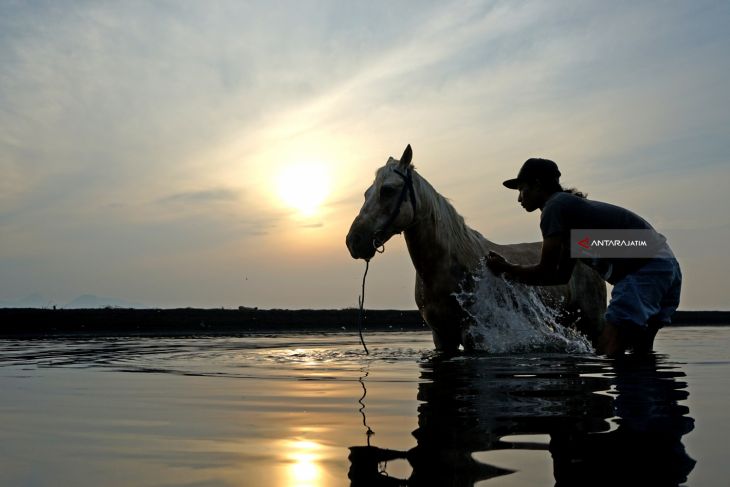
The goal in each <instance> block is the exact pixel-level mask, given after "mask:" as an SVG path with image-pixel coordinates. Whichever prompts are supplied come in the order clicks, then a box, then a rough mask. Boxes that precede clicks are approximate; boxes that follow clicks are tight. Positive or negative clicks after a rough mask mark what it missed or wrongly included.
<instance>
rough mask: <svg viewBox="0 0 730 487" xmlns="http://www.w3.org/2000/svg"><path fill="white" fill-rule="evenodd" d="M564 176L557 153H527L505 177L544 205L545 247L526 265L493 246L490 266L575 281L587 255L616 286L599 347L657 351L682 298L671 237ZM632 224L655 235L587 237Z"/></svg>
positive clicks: (538, 279) (539, 279)
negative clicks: (565, 182) (567, 185)
mask: <svg viewBox="0 0 730 487" xmlns="http://www.w3.org/2000/svg"><path fill="white" fill-rule="evenodd" d="M560 176H561V174H560V171H559V170H558V166H557V165H556V164H555V163H554V162H553V161H550V160H547V159H528V160H527V161H526V162H525V163H524V164H523V166H522V168H521V169H520V172H519V174H518V175H517V177H516V178H514V179H510V180H507V181H505V182H504V183H503V184H504V186H506V187H507V188H510V189H516V190H518V191H519V197H518V200H517V201H518V202H519V203H520V204H521V205H522V207H523V208H524V209H525V210H526V211H528V212H532V211H535V210H536V209H538V208H539V209H540V210H541V212H542V214H541V218H540V230H541V231H542V236H543V243H542V253H541V256H540V262H539V263H538V264H536V265H532V266H521V265H516V264H511V263H509V262H507V261H506V260H505V259H504V257H502V256H501V255H499V254H497V253H495V252H490V253H489V255H488V256H487V266H488V267H489V268H490V269H491V270H492V272H494V273H495V274H501V273H504V274H505V275H506V277H507V278H509V279H514V280H516V281H520V282H523V283H525V284H530V285H540V286H547V285H556V284H564V283H566V282H568V280H569V279H570V277H571V275H572V272H573V266H574V265H575V261H576V260H577V259H580V260H581V261H583V262H585V263H586V264H588V265H589V266H591V267H593V268H594V269H595V270H596V271H597V272H598V273H599V274H600V275H601V276H602V277H603V278H604V279H605V280H606V281H608V282H609V283H611V284H613V286H614V287H613V291H612V293H611V300H610V303H609V305H608V309H607V311H606V326H605V328H604V329H603V332H602V334H601V336H600V338H599V341H598V346H597V351H598V352H599V353H602V354H606V355H608V356H619V355H622V354H623V353H624V351H626V350H627V349H629V348H631V349H633V351H634V353H649V352H651V351H652V349H653V343H654V337H655V336H656V333H657V331H658V330H659V329H660V328H661V327H663V326H664V325H667V324H669V323H670V322H671V317H672V314H673V313H674V311H675V310H676V309H677V306H678V304H679V294H680V289H681V285H682V273H681V271H680V268H679V264H678V263H677V260H676V259H675V258H674V255H673V254H672V252H671V250H670V249H669V246H668V245H667V244H666V239H665V238H664V237H663V236H662V235H661V234H659V233H656V232H655V231H654V229H653V228H652V226H651V225H650V224H649V223H648V222H647V221H646V220H644V219H643V218H641V217H640V216H638V215H637V214H635V213H633V212H631V211H629V210H627V209H625V208H621V207H619V206H615V205H611V204H608V203H602V202H600V201H592V200H589V199H587V198H586V197H585V195H583V194H582V193H580V192H578V191H576V190H574V189H568V190H566V189H564V188H563V187H562V186H561V185H560V181H559V180H560ZM571 231H572V232H571ZM627 231H628V232H634V233H630V235H636V234H638V235H640V236H648V239H647V240H649V241H650V242H651V243H650V244H648V245H647V244H646V241H645V240H643V239H642V240H626V239H616V238H610V239H608V240H601V241H600V242H597V241H595V240H593V241H591V239H590V238H588V237H585V238H583V236H584V234H588V233H590V232H593V233H600V232H603V233H604V234H605V233H606V232H608V233H609V234H611V232H614V234H616V235H625V233H621V232H627ZM571 233H572V235H571ZM591 242H592V243H593V244H599V243H602V244H606V245H608V244H610V245H637V246H640V245H641V242H644V244H645V246H644V247H642V248H633V247H627V248H621V249H619V248H610V249H603V248H592V247H591ZM576 244H577V245H576ZM599 247H600V246H599ZM576 249H577V250H576ZM586 249H590V250H586ZM601 252H603V254H602V253H601ZM609 252H612V253H613V254H609ZM616 252H619V254H618V255H620V256H619V257H616V256H615V253H616ZM647 252H648V253H647ZM606 255H612V256H611V257H607V256H606Z"/></svg>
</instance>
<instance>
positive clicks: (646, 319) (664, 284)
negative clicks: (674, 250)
mask: <svg viewBox="0 0 730 487" xmlns="http://www.w3.org/2000/svg"><path fill="white" fill-rule="evenodd" d="M681 289H682V271H681V270H680V268H679V263H678V262H677V259H675V258H656V259H652V260H650V261H649V262H648V263H647V264H646V265H644V266H642V267H641V268H639V269H638V270H636V271H634V272H632V273H631V274H628V275H626V276H625V277H624V278H623V279H621V280H620V281H618V282H617V283H616V284H615V285H614V286H613V291H612V292H611V301H610V302H609V303H608V309H607V310H606V321H608V322H609V323H613V324H615V325H619V326H624V325H638V326H642V327H646V326H649V325H650V326H652V327H655V328H661V327H663V326H665V325H668V324H670V323H671V322H672V314H674V311H676V309H677V306H679V295H680V291H681Z"/></svg>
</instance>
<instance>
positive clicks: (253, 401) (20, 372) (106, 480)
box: [0, 327, 730, 487]
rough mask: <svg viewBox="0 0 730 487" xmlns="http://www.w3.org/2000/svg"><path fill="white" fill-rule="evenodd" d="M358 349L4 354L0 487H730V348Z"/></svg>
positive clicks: (332, 339) (250, 346) (268, 342)
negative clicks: (614, 354) (620, 352)
mask: <svg viewBox="0 0 730 487" xmlns="http://www.w3.org/2000/svg"><path fill="white" fill-rule="evenodd" d="M366 339H367V342H368V347H369V348H370V350H371V355H370V356H365V355H364V353H363V351H362V348H361V346H360V344H359V342H358V340H357V337H356V336H353V335H350V334H322V335H314V336H313V335H304V334H290V335H287V336H283V335H278V336H262V335H256V336H253V335H252V336H249V337H237V338H188V339H185V338H176V339H167V338H141V339H86V340H58V339H56V340H32V341H30V340H3V341H0V388H1V389H0V390H2V401H0V485H21V486H46V485H107V486H121V485H141V486H168V485H169V486H172V485H176V486H177V485H190V486H193V485H211V486H218V485H220V486H248V485H251V486H260V485H272V486H279V485H281V486H301V487H305V486H325V487H328V486H341V485H353V486H358V485H368V486H373V485H374V486H377V485H399V483H398V481H397V480H396V479H402V480H403V481H404V482H406V481H407V482H408V483H407V484H404V485H455V486H471V485H485V486H507V485H555V484H556V479H557V482H558V485H579V484H580V485H600V484H601V483H604V484H606V485H612V484H616V482H624V481H625V480H626V478H629V476H632V475H633V477H631V478H633V479H637V478H641V477H645V478H650V479H651V480H652V483H651V485H690V486H714V485H717V486H721V485H722V486H724V485H727V478H728V476H729V474H730V464H728V462H727V461H726V459H725V457H726V445H727V438H728V437H729V436H730V428H728V424H727V421H726V413H725V410H726V408H727V405H728V398H729V397H730V387H728V385H730V379H729V377H730V357H729V356H728V352H727V350H726V344H728V343H729V340H730V329H727V328H722V327H699V328H697V327H693V328H671V329H668V330H663V331H662V332H661V333H660V335H659V337H658V339H657V346H656V349H657V352H658V353H657V355H656V357H655V358H654V359H652V360H650V361H644V362H642V363H634V362H632V361H623V362H621V363H616V362H612V361H608V360H603V359H600V358H596V357H594V356H591V355H586V354H583V355H569V354H546V353H542V354H541V353H529V354H516V355H491V356H490V355H473V356H458V357H452V358H446V357H441V356H439V355H437V354H435V353H433V352H432V351H431V349H432V347H433V344H432V342H431V338H430V335H429V334H427V333H417V332H412V333H396V332H393V333H379V334H368V335H366ZM386 474H387V476H386ZM685 478H686V480H685ZM646 485H650V484H646Z"/></svg>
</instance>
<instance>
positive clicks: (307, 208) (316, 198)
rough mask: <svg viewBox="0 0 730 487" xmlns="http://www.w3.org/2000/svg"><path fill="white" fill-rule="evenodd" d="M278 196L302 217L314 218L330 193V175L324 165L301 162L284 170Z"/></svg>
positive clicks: (280, 179)
mask: <svg viewBox="0 0 730 487" xmlns="http://www.w3.org/2000/svg"><path fill="white" fill-rule="evenodd" d="M277 189H278V196H279V198H280V199H281V201H282V202H283V203H284V204H285V205H286V206H288V207H290V208H294V209H295V210H297V211H298V212H299V213H300V214H301V215H302V216H314V215H315V214H317V212H318V211H319V208H320V206H321V205H322V203H323V202H324V201H325V199H326V198H327V196H328V195H329V193H330V174H329V171H327V169H326V167H325V166H324V165H323V164H318V163H314V162H300V163H296V164H292V165H289V166H286V167H284V168H282V170H281V172H280V173H279V177H278V181H277Z"/></svg>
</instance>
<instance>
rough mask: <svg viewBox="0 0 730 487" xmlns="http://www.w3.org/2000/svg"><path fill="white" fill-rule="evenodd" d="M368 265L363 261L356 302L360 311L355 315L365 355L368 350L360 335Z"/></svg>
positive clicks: (367, 353) (368, 353)
mask: <svg viewBox="0 0 730 487" xmlns="http://www.w3.org/2000/svg"><path fill="white" fill-rule="evenodd" d="M369 266H370V261H369V260H366V261H365V274H363V276H362V294H360V296H359V297H358V298H357V301H358V303H359V304H360V312H359V313H358V315H357V331H358V333H359V334H360V343H362V348H364V349H365V355H370V352H369V351H368V347H367V345H365V340H364V339H363V337H362V316H363V309H364V307H365V278H366V277H367V275H368V267H369Z"/></svg>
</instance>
